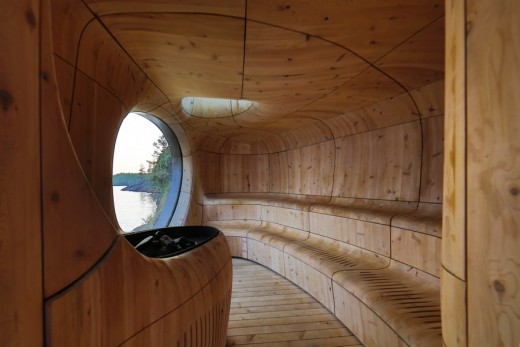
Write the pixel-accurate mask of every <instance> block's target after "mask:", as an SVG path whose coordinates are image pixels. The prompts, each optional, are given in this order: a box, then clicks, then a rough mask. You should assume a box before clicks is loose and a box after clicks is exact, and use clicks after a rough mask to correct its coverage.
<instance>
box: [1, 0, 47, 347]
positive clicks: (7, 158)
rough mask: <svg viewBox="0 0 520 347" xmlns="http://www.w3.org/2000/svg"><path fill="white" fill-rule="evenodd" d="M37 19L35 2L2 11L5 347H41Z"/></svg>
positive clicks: (6, 4)
mask: <svg viewBox="0 0 520 347" xmlns="http://www.w3.org/2000/svg"><path fill="white" fill-rule="evenodd" d="M40 13H41V9H40V2H39V1H18V2H15V3H10V2H5V1H3V2H1V3H0V22H1V23H2V24H1V25H2V30H1V34H0V46H1V47H4V53H3V54H2V58H1V59H0V69H1V70H2V74H1V77H0V264H1V265H0V293H1V295H0V298H1V299H0V317H1V318H0V319H1V323H0V341H2V342H1V343H2V344H4V345H6V346H7V345H8V346H43V319H42V317H43V312H42V290H41V287H42V235H41V233H42V231H41V229H42V226H41V186H40V180H41V171H40V164H41V161H40V160H41V159H40V157H39V152H40V146H41V145H40V132H39V126H40V121H41V115H40V111H39V101H40V99H41V96H40V71H39V59H38V57H39V54H40V52H39V48H40V42H41V41H40V35H41V32H42V23H41V22H40ZM48 24H49V23H48V21H47V23H46V25H48Z"/></svg>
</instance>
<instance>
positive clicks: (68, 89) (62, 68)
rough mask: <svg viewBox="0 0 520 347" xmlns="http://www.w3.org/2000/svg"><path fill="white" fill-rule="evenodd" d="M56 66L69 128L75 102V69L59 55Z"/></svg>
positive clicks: (55, 59) (55, 60) (55, 61)
mask: <svg viewBox="0 0 520 347" xmlns="http://www.w3.org/2000/svg"><path fill="white" fill-rule="evenodd" d="M54 64H55V67H56V80H57V83H58V90H59V95H60V102H61V109H62V110H63V116H64V118H65V121H66V122H67V127H68V126H69V121H70V111H71V108H72V102H73V100H72V98H73V91H74V73H75V69H74V66H73V65H70V64H69V63H68V62H67V61H65V60H63V59H62V58H60V56H58V55H55V56H54Z"/></svg>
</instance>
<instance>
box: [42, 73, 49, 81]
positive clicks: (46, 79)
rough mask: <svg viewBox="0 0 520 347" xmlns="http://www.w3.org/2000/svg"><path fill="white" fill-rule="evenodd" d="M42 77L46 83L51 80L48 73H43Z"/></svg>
mask: <svg viewBox="0 0 520 347" xmlns="http://www.w3.org/2000/svg"><path fill="white" fill-rule="evenodd" d="M41 76H42V79H43V80H44V81H48V80H49V74H48V73H47V71H42V73H41Z"/></svg>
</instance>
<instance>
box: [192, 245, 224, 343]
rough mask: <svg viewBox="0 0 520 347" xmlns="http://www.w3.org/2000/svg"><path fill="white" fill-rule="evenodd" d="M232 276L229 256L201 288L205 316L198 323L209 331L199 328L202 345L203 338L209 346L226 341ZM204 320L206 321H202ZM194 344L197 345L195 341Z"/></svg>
mask: <svg viewBox="0 0 520 347" xmlns="http://www.w3.org/2000/svg"><path fill="white" fill-rule="evenodd" d="M228 254H229V253H228ZM232 276H233V264H232V262H231V258H228V261H227V262H226V264H225V266H223V267H222V270H220V272H218V273H217V275H216V276H215V277H214V278H213V279H212V280H211V281H210V282H208V284H207V285H206V286H205V287H204V288H203V294H204V310H203V311H202V312H204V313H205V317H201V318H202V319H201V320H199V322H200V323H199V325H201V326H203V327H204V326H205V328H206V329H207V330H209V332H205V331H204V330H202V331H200V330H201V329H199V333H201V337H202V339H201V340H202V343H200V345H202V346H204V345H205V344H204V339H206V340H207V341H208V342H209V343H208V344H207V345H209V346H224V345H225V343H226V337H227V328H228V322H229V313H230V309H231V289H232V288H231V287H232V282H233V279H232ZM204 320H205V321H207V323H204V322H203V321H204ZM211 321H213V322H211ZM210 323H212V324H210ZM194 345H195V346H197V344H196V343H195V344H194Z"/></svg>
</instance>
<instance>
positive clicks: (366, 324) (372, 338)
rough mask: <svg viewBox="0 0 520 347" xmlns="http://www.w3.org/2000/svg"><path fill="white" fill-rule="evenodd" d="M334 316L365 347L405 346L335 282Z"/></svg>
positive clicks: (381, 322)
mask: <svg viewBox="0 0 520 347" xmlns="http://www.w3.org/2000/svg"><path fill="white" fill-rule="evenodd" d="M332 285H333V291H334V314H335V315H336V317H338V318H339V320H340V321H341V322H343V324H345V326H346V327H347V328H348V329H349V330H350V331H352V332H353V333H354V335H356V337H357V338H358V339H359V340H360V341H361V342H362V343H363V345H365V346H367V347H378V346H406V344H405V343H404V342H402V340H401V338H400V337H399V336H398V335H397V334H396V333H395V332H394V331H393V330H392V329H391V328H390V327H389V326H388V325H387V324H386V323H385V322H384V321H383V320H382V319H381V318H380V317H379V316H377V314H376V313H374V312H373V311H372V310H371V309H370V308H369V307H367V306H366V305H365V304H364V303H362V302H361V301H360V300H359V299H358V298H356V297H355V296H354V295H353V294H351V293H349V292H348V291H347V290H345V289H344V288H343V287H341V286H340V285H339V284H337V283H336V282H334V281H333V282H332Z"/></svg>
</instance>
